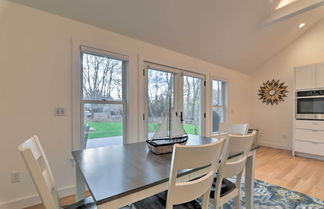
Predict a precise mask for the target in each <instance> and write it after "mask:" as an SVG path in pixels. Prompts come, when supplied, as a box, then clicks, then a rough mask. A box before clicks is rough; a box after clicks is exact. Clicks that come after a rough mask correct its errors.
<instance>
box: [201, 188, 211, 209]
mask: <svg viewBox="0 0 324 209" xmlns="http://www.w3.org/2000/svg"><path fill="white" fill-rule="evenodd" d="M209 193H210V189H209V190H208V191H207V192H206V193H205V194H204V195H203V196H202V203H201V209H208V203H209Z"/></svg>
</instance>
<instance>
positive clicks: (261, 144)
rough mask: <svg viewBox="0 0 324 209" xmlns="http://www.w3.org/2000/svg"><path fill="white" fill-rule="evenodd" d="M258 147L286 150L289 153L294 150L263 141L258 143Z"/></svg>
mask: <svg viewBox="0 0 324 209" xmlns="http://www.w3.org/2000/svg"><path fill="white" fill-rule="evenodd" d="M258 145H260V146H264V147H271V148H276V149H284V150H289V151H291V150H292V148H291V147H288V146H282V145H278V144H272V143H268V142H262V141H258Z"/></svg>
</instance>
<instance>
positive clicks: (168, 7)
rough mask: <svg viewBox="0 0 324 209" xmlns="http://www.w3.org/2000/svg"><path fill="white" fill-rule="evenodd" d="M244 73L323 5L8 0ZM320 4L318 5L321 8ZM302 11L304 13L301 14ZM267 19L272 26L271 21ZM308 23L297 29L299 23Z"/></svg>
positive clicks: (267, 0) (310, 21) (268, 0)
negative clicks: (278, 6)
mask: <svg viewBox="0 0 324 209" xmlns="http://www.w3.org/2000/svg"><path fill="white" fill-rule="evenodd" d="M12 1H15V2H18V3H21V4H24V5H27V6H31V7H34V8H38V9H41V10H45V11H48V12H51V13H55V14H58V15H61V16H65V17H68V18H71V19H75V20H78V21H81V22H85V23H88V24H91V25H95V26H99V27H101V28H105V29H108V30H111V31H114V32H117V33H120V34H124V35H127V36H130V37H133V38H135V39H139V40H143V41H146V42H149V43H152V44H155V45H159V46H162V47H165V48H168V49H172V50H174V51H178V52H180V53H183V54H187V55H190V56H193V57H197V58H200V59H202V60H206V61H208V62H212V63H215V64H218V65H222V66H224V67H228V68H231V69H234V70H237V71H241V72H244V73H250V72H252V71H254V70H255V69H256V68H257V67H258V66H259V65H260V64H262V63H264V62H265V61H266V60H267V59H269V58H270V57H272V56H273V55H274V54H275V53H278V52H279V51H280V50H282V49H283V48H284V47H285V46H287V45H288V44H289V43H291V42H292V41H294V40H295V39H296V38H297V37H299V36H300V35H301V34H302V33H303V32H305V31H306V30H307V29H309V28H310V27H311V26H312V25H314V24H315V23H316V22H318V21H319V20H320V19H322V18H323V15H324V12H323V8H324V7H321V6H315V7H314V6H313V7H309V10H300V11H299V10H296V11H297V12H295V13H293V14H292V13H291V11H289V10H288V9H289V8H288V7H290V6H293V5H294V4H297V3H299V2H303V1H304V2H305V1H308V2H310V1H313V2H315V1H316V2H321V3H324V0H300V1H297V2H296V3H294V4H292V5H289V6H287V7H286V8H283V9H281V11H279V10H278V11H279V13H280V12H281V13H280V14H276V13H274V12H273V10H272V9H273V8H274V6H275V5H273V3H272V2H273V1H274V0H244V1H243V0H200V1H198V0H91V1H89V0H68V1H67V0H51V1H44V0H12ZM321 5H322V4H321ZM301 11H302V12H301ZM269 20H270V23H269ZM301 22H305V23H306V24H307V25H306V27H304V28H302V29H297V26H298V24H299V23H301Z"/></svg>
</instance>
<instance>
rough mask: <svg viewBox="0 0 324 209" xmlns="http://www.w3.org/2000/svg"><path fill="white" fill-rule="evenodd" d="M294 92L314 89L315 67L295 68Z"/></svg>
mask: <svg viewBox="0 0 324 209" xmlns="http://www.w3.org/2000/svg"><path fill="white" fill-rule="evenodd" d="M295 76H296V78H295V79H296V90H299V89H312V88H316V65H305V66H301V67H296V68H295Z"/></svg>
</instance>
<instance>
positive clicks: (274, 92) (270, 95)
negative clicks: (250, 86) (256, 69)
mask: <svg viewBox="0 0 324 209" xmlns="http://www.w3.org/2000/svg"><path fill="white" fill-rule="evenodd" d="M286 89H287V86H285V82H282V83H280V81H279V80H274V79H272V81H269V80H268V81H267V82H264V83H263V84H262V86H260V89H259V94H258V95H259V96H260V100H262V103H266V104H267V105H268V104H271V105H273V104H278V102H280V101H284V97H287V95H286V93H288V91H287V90H286Z"/></svg>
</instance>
